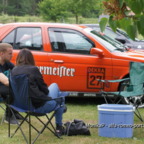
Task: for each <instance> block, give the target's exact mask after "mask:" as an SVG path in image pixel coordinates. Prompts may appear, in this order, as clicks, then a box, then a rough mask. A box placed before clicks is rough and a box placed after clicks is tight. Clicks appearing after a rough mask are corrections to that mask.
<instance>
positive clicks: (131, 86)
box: [98, 62, 144, 121]
mask: <svg viewBox="0 0 144 144" xmlns="http://www.w3.org/2000/svg"><path fill="white" fill-rule="evenodd" d="M129 75H130V76H129V78H125V79H119V80H98V81H100V82H102V83H106V86H109V84H110V83H115V82H121V84H122V85H123V86H124V87H125V88H124V89H120V90H119V91H118V92H105V91H103V90H102V95H103V96H104V99H105V101H106V103H108V98H109V97H108V95H115V96H116V99H114V101H112V100H111V102H112V103H120V102H121V101H122V100H123V99H124V98H127V99H128V102H129V104H132V105H133V106H134V108H135V115H136V116H137V117H138V118H139V119H140V120H141V121H143V118H142V116H141V114H140V112H139V110H138V108H139V106H140V105H141V103H142V102H143V100H144V96H143V95H144V63H140V62H130V67H129Z"/></svg>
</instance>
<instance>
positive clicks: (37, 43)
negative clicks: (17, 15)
mask: <svg viewBox="0 0 144 144" xmlns="http://www.w3.org/2000/svg"><path fill="white" fill-rule="evenodd" d="M3 42H7V43H10V44H12V45H13V47H14V49H22V48H29V49H32V50H42V35H41V29H40V28H27V27H26V28H17V29H15V30H13V31H12V32H11V33H9V34H8V35H7V36H6V37H5V38H4V39H3Z"/></svg>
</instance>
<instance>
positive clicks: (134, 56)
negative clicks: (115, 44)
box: [115, 50, 144, 62]
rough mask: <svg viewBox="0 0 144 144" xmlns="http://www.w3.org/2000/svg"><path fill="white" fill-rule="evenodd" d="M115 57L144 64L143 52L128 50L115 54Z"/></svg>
mask: <svg viewBox="0 0 144 144" xmlns="http://www.w3.org/2000/svg"><path fill="white" fill-rule="evenodd" d="M115 55H116V56H119V57H120V58H122V59H127V60H136V61H137V60H138V61H141V62H144V50H130V51H127V52H115Z"/></svg>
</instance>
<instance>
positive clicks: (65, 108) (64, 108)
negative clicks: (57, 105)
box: [63, 105, 67, 113]
mask: <svg viewBox="0 0 144 144" xmlns="http://www.w3.org/2000/svg"><path fill="white" fill-rule="evenodd" d="M66 112H67V106H66V105H64V106H63V113H66Z"/></svg>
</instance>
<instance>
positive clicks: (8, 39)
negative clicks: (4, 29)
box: [2, 31, 15, 46]
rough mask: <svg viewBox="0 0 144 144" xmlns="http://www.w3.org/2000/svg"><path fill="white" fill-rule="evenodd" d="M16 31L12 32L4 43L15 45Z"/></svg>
mask: <svg viewBox="0 0 144 144" xmlns="http://www.w3.org/2000/svg"><path fill="white" fill-rule="evenodd" d="M14 34H15V31H12V32H10V33H9V34H8V35H7V36H6V37H5V38H4V39H3V40H2V42H3V43H9V44H11V45H12V46H13V43H14Z"/></svg>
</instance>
